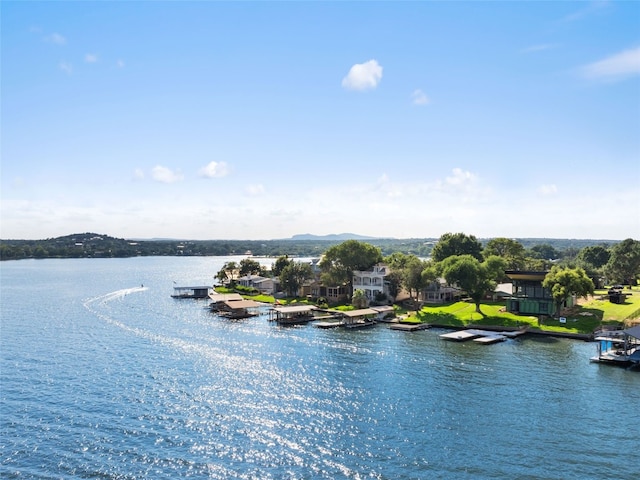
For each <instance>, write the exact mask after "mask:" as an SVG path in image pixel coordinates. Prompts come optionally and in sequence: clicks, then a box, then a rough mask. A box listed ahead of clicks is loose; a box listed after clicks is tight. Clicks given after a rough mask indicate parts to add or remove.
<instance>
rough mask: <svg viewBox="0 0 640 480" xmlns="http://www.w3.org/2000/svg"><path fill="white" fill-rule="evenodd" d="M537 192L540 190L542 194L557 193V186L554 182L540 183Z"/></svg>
mask: <svg viewBox="0 0 640 480" xmlns="http://www.w3.org/2000/svg"><path fill="white" fill-rule="evenodd" d="M538 192H540V193H541V194H542V195H555V194H556V193H558V187H557V186H556V185H554V184H549V185H540V188H538Z"/></svg>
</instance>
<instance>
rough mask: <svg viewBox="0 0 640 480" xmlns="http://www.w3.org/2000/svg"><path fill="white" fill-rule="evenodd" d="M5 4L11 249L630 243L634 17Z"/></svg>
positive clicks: (442, 6) (470, 10)
mask: <svg viewBox="0 0 640 480" xmlns="http://www.w3.org/2000/svg"><path fill="white" fill-rule="evenodd" d="M0 8H1V14H2V25H1V26H2V34H1V35H2V69H1V81H2V83H1V89H2V90H1V96H2V112H1V113H2V118H1V133H2V139H1V140H2V143H1V155H2V157H1V162H2V163H1V171H0V174H1V194H0V195H1V199H0V200H1V203H0V209H1V210H0V220H1V223H0V237H2V238H5V239H6V238H25V239H38V238H49V237H56V236H60V235H67V234H70V233H79V232H97V233H103V234H108V235H113V236H117V237H125V238H152V237H173V238H190V239H272V238H286V237H289V236H291V235H294V234H299V233H313V234H317V235H324V234H329V233H342V232H353V233H358V234H362V235H370V236H375V237H397V238H409V237H420V238H422V237H439V236H440V235H442V234H443V233H446V232H464V233H467V234H472V235H476V236H477V237H479V238H487V237H498V236H506V237H514V238H518V237H520V238H521V237H547V238H597V239H612V240H615V239H624V238H628V237H633V238H636V239H637V238H640V3H639V2H480V1H476V2H406V3H405V2H393V3H385V2H372V3H369V2H326V3H325V2H278V3H275V2H260V3H251V2H235V3H226V2H207V1H201V2H152V1H149V2H95V3H94V2H11V1H3V2H2V4H1V5H0Z"/></svg>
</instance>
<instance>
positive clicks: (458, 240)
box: [431, 233, 482, 262]
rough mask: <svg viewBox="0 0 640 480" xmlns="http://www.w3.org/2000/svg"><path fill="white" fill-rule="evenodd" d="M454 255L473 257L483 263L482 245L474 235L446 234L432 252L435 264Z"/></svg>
mask: <svg viewBox="0 0 640 480" xmlns="http://www.w3.org/2000/svg"><path fill="white" fill-rule="evenodd" d="M454 255H471V256H472V257H474V258H475V259H476V260H479V261H482V244H481V243H480V242H479V241H478V239H477V238H476V237H475V236H473V235H466V234H464V233H445V234H444V235H442V236H441V237H440V240H438V243H436V244H435V246H434V247H433V250H432V251H431V258H432V259H433V261H434V262H441V261H443V260H444V259H446V258H447V257H452V256H454Z"/></svg>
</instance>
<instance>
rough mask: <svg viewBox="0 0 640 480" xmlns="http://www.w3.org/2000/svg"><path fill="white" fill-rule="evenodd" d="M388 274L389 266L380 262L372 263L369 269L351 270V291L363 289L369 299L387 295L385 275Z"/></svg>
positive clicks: (373, 299) (372, 299)
mask: <svg viewBox="0 0 640 480" xmlns="http://www.w3.org/2000/svg"><path fill="white" fill-rule="evenodd" d="M388 274H389V267H387V266H386V265H382V264H377V265H374V266H373V267H372V268H371V269H369V270H356V271H354V272H353V280H352V286H353V291H356V290H363V291H364V293H365V295H366V296H367V298H368V299H369V301H375V300H376V299H380V298H383V297H384V298H386V297H388V296H389V288H388V283H386V282H385V277H386V276H387V275H388Z"/></svg>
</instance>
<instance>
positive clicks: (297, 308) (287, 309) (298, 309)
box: [273, 305, 317, 314]
mask: <svg viewBox="0 0 640 480" xmlns="http://www.w3.org/2000/svg"><path fill="white" fill-rule="evenodd" d="M273 309H274V310H275V311H276V312H279V313H285V314H286V313H305V312H310V311H312V310H316V309H317V307H316V306H315V305H290V306H284V307H274V308H273Z"/></svg>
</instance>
